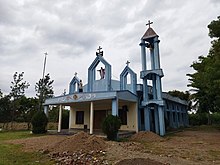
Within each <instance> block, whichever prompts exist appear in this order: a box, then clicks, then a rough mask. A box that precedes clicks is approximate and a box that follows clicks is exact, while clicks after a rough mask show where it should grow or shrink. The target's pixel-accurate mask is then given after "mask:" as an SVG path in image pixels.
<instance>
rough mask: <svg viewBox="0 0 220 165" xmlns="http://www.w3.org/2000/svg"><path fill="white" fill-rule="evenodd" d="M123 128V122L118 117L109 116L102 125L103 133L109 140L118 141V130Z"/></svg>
mask: <svg viewBox="0 0 220 165" xmlns="http://www.w3.org/2000/svg"><path fill="white" fill-rule="evenodd" d="M120 127H121V120H120V118H119V117H118V116H113V115H108V116H107V117H106V118H105V120H104V121H103V123H102V131H103V132H104V133H105V134H106V135H107V139H109V140H117V134H118V130H119V129H120Z"/></svg>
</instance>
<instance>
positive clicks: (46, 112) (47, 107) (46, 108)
mask: <svg viewBox="0 0 220 165" xmlns="http://www.w3.org/2000/svg"><path fill="white" fill-rule="evenodd" d="M48 109H49V106H48V105H45V106H44V113H45V115H46V116H47V117H48V116H49V114H48Z"/></svg>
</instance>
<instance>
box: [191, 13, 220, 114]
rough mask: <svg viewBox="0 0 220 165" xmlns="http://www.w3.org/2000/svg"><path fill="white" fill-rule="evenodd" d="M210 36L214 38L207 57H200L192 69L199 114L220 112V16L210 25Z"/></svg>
mask: <svg viewBox="0 0 220 165" xmlns="http://www.w3.org/2000/svg"><path fill="white" fill-rule="evenodd" d="M208 28H209V36H210V37H211V38H213V41H212V42H211V43H212V46H211V48H210V51H209V54H208V55H207V57H204V56H199V58H198V61H196V62H193V64H192V65H191V67H192V68H193V69H194V70H195V73H193V74H187V76H189V77H190V78H189V81H190V84H189V85H188V86H190V87H192V88H193V89H191V91H192V92H193V94H192V97H193V99H194V100H195V101H196V105H198V111H197V112H198V113H202V112H206V113H208V114H209V113H210V112H219V111H220V92H219V91H220V69H219V68H220V16H219V17H218V19H217V20H213V21H212V22H211V23H210V24H209V25H208Z"/></svg>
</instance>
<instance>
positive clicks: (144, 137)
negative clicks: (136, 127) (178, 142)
mask: <svg viewBox="0 0 220 165" xmlns="http://www.w3.org/2000/svg"><path fill="white" fill-rule="evenodd" d="M131 140H132V141H138V142H160V141H162V140H163V138H161V137H160V136H159V135H157V134H155V133H153V132H150V131H140V132H138V133H136V134H134V135H133V136H132V137H131Z"/></svg>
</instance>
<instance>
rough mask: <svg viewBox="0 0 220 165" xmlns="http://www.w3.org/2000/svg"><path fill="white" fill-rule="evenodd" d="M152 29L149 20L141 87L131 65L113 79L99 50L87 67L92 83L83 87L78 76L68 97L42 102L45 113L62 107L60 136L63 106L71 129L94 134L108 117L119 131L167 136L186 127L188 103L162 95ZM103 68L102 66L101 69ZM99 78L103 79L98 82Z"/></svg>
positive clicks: (160, 74)
mask: <svg viewBox="0 0 220 165" xmlns="http://www.w3.org/2000/svg"><path fill="white" fill-rule="evenodd" d="M150 24H151V22H150V21H149V23H148V24H147V25H148V26H149V27H148V29H147V31H146V32H145V33H144V35H143V37H142V38H141V42H140V44H139V46H140V48H141V55H140V57H141V65H142V70H141V71H140V78H141V79H142V80H143V81H142V83H140V84H139V83H137V74H136V73H135V72H134V71H133V70H132V68H130V66H129V61H127V63H126V66H125V68H124V69H123V70H122V71H121V72H120V73H118V74H120V80H114V79H112V66H111V64H109V63H108V61H107V59H105V58H104V54H103V51H101V47H99V49H98V52H97V53H96V57H95V59H94V61H93V62H92V63H91V65H90V66H89V67H88V83H87V84H85V85H83V84H82V81H81V80H80V78H79V77H78V76H77V74H75V76H74V77H73V78H72V80H71V82H70V84H69V94H66V95H62V96H57V97H53V98H50V99H47V100H46V101H45V103H44V111H45V113H46V114H48V107H49V105H60V111H59V124H58V132H60V130H61V116H62V106H69V107H70V115H69V129H89V132H90V134H93V132H94V130H101V123H102V121H103V120H104V119H105V117H106V116H107V115H109V114H112V115H115V116H116V115H117V116H119V117H120V119H121V122H122V126H121V128H120V130H121V131H131V132H139V131H153V132H155V133H157V134H159V135H161V136H163V135H165V133H166V129H167V128H178V127H184V126H188V113H187V105H188V103H187V101H185V100H181V99H179V98H177V97H172V96H171V95H169V94H168V93H166V92H162V87H161V78H162V77H163V76H164V74H163V70H162V69H161V67H160V54H159V42H160V40H159V39H158V38H159V36H158V35H157V34H156V33H155V31H154V30H153V29H152V28H151V27H150ZM147 50H149V52H150V60H149V63H150V68H148V66H149V65H147V54H146V52H147ZM125 60H126V59H125ZM100 63H101V64H102V65H103V66H104V67H101V68H98V65H99V64H100ZM97 74H99V75H100V79H96V77H97Z"/></svg>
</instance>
